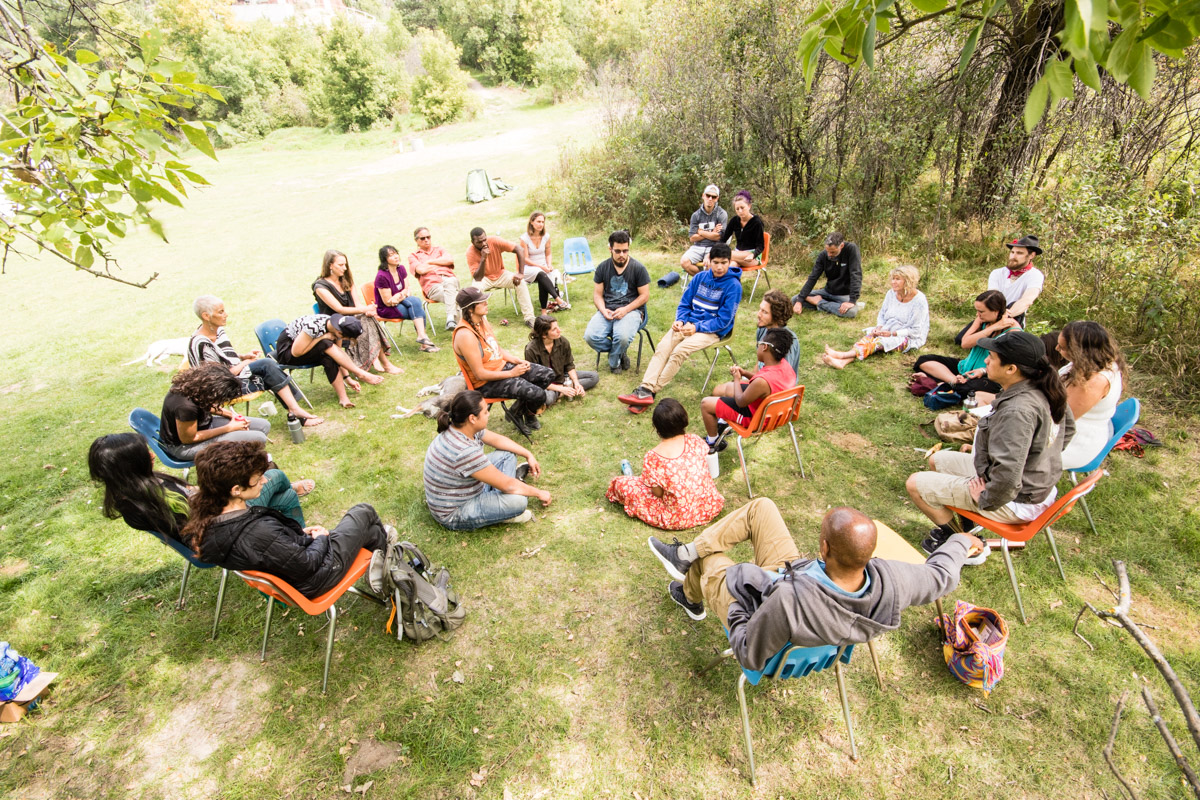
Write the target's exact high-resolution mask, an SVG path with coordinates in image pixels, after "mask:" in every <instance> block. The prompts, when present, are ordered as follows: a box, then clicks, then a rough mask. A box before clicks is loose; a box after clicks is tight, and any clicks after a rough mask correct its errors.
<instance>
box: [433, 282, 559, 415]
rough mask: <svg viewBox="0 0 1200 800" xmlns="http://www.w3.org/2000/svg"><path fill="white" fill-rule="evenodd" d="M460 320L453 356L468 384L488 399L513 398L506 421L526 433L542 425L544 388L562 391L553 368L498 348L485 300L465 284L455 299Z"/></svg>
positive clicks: (544, 399)
mask: <svg viewBox="0 0 1200 800" xmlns="http://www.w3.org/2000/svg"><path fill="white" fill-rule="evenodd" d="M456 302H457V303H458V307H459V309H461V311H462V321H461V322H459V323H458V327H457V328H455V329H454V355H455V356H456V357H457V358H458V360H459V362H460V364H461V366H462V368H463V370H464V371H466V372H467V373H468V375H467V377H468V378H470V380H471V386H472V387H474V389H475V390H476V391H478V392H479V393H480V394H482V395H483V396H484V397H487V398H499V399H505V400H509V399H511V400H516V402H515V403H513V404H512V407H511V408H509V409H508V412H507V416H508V421H509V422H511V423H512V424H513V425H514V426H515V427H516V429H517V430H519V431H520V432H521V433H522V434H524V435H525V436H528V435H529V432H530V431H532V430H537V429H538V428H540V427H542V423H541V422H539V421H538V414H540V413H542V410H543V409H545V407H546V403H547V401H548V400H549V398H548V397H547V395H546V390H547V389H550V388H554V390H555V391H562V390H563V389H564V388H566V387H564V386H560V385H558V384H555V383H554V370H552V369H550V368H549V367H544V366H542V365H541V364H531V363H530V362H528V361H526V360H524V359H521V358H517V357H516V356H514V355H511V354H510V353H509V352H508V351H507V350H505V349H504V348H502V347H500V344H499V343H498V342H497V341H496V334H495V333H494V332H493V331H492V326H491V323H489V322H488V318H487V312H488V301H487V295H485V294H484V293H483V292H482V291H481V290H480V289H479V288H478V287H475V286H468V287H467V288H466V289H463V290H462V291H460V292H459V293H458V297H457V298H456Z"/></svg>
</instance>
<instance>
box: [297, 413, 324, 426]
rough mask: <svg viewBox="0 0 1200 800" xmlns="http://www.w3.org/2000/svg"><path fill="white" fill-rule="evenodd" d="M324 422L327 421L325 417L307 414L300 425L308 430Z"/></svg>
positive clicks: (301, 418) (301, 419)
mask: <svg viewBox="0 0 1200 800" xmlns="http://www.w3.org/2000/svg"><path fill="white" fill-rule="evenodd" d="M324 421H325V419H324V418H323V417H315V416H313V415H312V414H307V415H305V416H302V417H300V424H301V425H303V426H304V427H306V428H315V427H317V426H318V425H320V424H321V423H322V422H324Z"/></svg>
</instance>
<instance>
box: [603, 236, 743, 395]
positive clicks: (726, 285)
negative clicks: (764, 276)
mask: <svg viewBox="0 0 1200 800" xmlns="http://www.w3.org/2000/svg"><path fill="white" fill-rule="evenodd" d="M731 255H732V253H731V252H730V249H729V245H727V244H725V243H724V242H717V243H716V244H714V245H713V246H712V247H711V248H710V249H709V251H708V269H706V270H701V271H700V272H699V273H698V274H697V275H696V277H695V278H692V281H691V283H689V284H688V287H687V289H685V290H684V292H683V297H682V298H681V299H680V300H679V308H678V309H677V310H676V311H675V322H674V323H672V324H671V330H670V331H669V332H668V333H667V335H665V336H663V338H662V341H660V342H659V343H658V349H656V350H655V351H654V358H652V359H651V360H650V366H649V367H647V368H646V374H645V375H644V376H643V377H642V383H641V385H640V386H638V387H637V388H636V389H634V390H633V393H632V394H623V395H621V396H620V397H618V398H617V399H618V400H620V401H621V402H622V403H624V404H625V405H627V406H629V410H630V411H631V412H633V413H635V414H636V413H640V412H642V411H645V410H646V408H648V407H649V406H651V405H653V404H654V396H655V395H656V394H657V393H658V391H659V390H660V389H662V387H664V386H666V385H667V384H668V383H670V382H671V379H672V378H674V377H675V373H676V372H678V371H679V368H680V367H681V366H682V365H683V362H684V361H685V360H686V359H687V357H688V356H690V355H691V354H692V353H695V352H697V351H700V350H703V349H704V348H706V347H711V346H712V345H714V344H716V343H717V342H719V341H720V340H721V339H722V338H724V337H725V336H728V335H729V334H730V332H731V331H732V330H733V317H734V315H735V314H736V313H737V307H738V303H739V302H741V300H742V270H741V268H740V267H735V266H731V264H730V256H731Z"/></svg>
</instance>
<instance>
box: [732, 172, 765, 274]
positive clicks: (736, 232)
mask: <svg viewBox="0 0 1200 800" xmlns="http://www.w3.org/2000/svg"><path fill="white" fill-rule="evenodd" d="M751 203H752V201H751V199H750V193H749V192H747V191H746V190H745V189H743V190H741V191H740V192H738V193H737V194H735V195H734V196H733V216H732V217H730V219H729V226H728V227H727V228H725V231H724V233H722V234H721V241H722V242H728V241H729V240H730V239H733V240H734V241H735V242H737V247H735V248H733V255H732V256H731V257H730V259H731V262H732V263H733V265H734V266H736V267H753V266H757V265H758V264H759V263H761V259H762V254H763V250H764V249H766V246H767V242H766V237H765V236H763V234H764V233H765V232H766V229H765V228H764V227H763V221H762V217H760V216H759V215H758V214H755V213H754V211H753V209H752V208H751Z"/></svg>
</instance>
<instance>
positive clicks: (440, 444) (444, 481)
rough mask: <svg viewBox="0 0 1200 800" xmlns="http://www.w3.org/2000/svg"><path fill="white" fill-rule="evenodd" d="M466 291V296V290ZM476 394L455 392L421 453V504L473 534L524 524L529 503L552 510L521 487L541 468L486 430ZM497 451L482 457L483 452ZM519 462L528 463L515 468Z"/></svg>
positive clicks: (483, 405)
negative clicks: (498, 526)
mask: <svg viewBox="0 0 1200 800" xmlns="http://www.w3.org/2000/svg"><path fill="white" fill-rule="evenodd" d="M464 291H465V290H464ZM488 418H489V412H488V404H487V402H486V401H485V400H484V399H483V395H481V394H480V393H479V392H476V391H471V390H469V389H468V390H467V391H464V392H459V393H458V394H457V395H455V397H454V399H453V400H452V401H450V408H449V409H448V410H446V411H442V412H441V414H439V415H438V435H437V437H436V438H435V439H434V440H433V442H432V443H431V444H430V445H429V449H428V450H426V451H425V504H426V505H427V506H428V507H429V513H430V514H432V515H433V518H434V519H435V520H437V521H438V522H439V523H440V524H442V525H444V526H445V527H447V528H449V529H450V530H455V531H473V530H476V529H477V528H484V527H487V526H488V525H495V524H497V523H500V522H528V521H529V520H531V519H533V512H531V511H530V510H529V508H528V504H529V498H530V497H536V498H537V499H538V500H541V501H542V505H543V506H548V505H550V493H549V492H547V491H546V490H545V489H538V488H537V487H534V486H530V485H529V484H527V483H525V477H526V476H529V477H534V478H536V477H537V476H538V475H540V474H541V472H542V468H541V465H540V464H538V461H537V459H536V458H534V457H533V453H531V452H529V451H528V450H526V449H525V448H524V447H521V445H519V444H517V443H516V442H514V441H513V440H512V439H509V438H508V437H507V436H501V435H500V434H498V433H493V432H492V431H489V430H488V429H487V424H488ZM484 445H487V446H488V447H493V448H495V450H494V451H493V452H491V453H488V454H486V455H485V454H484V452H483V447H484ZM517 456H521V457H522V458H524V459H525V460H526V461H527V462H528V463H527V464H521V465H520V466H518V465H517Z"/></svg>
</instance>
